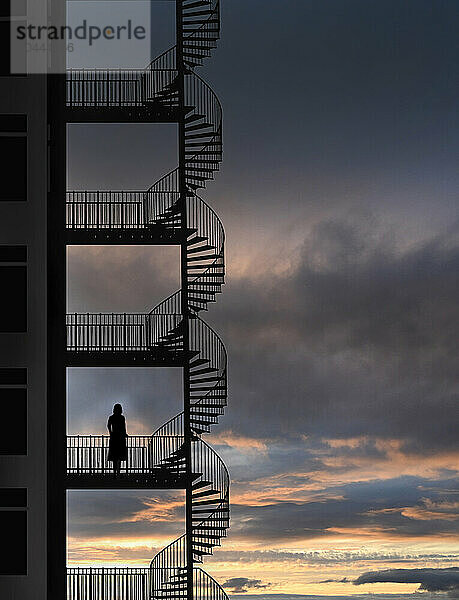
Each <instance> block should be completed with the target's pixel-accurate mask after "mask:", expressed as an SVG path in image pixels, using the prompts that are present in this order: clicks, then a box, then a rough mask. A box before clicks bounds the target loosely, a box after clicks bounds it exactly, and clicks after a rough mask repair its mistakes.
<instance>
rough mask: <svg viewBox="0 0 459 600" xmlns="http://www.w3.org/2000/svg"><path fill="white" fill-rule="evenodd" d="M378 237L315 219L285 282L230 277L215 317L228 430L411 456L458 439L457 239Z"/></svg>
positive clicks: (360, 225) (363, 225)
mask: <svg viewBox="0 0 459 600" xmlns="http://www.w3.org/2000/svg"><path fill="white" fill-rule="evenodd" d="M378 229H379V225H377V223H374V224H371V226H370V224H369V223H368V222H367V221H366V220H365V219H364V220H363V222H362V220H360V221H359V220H357V219H356V220H355V221H354V222H350V221H349V220H344V221H339V220H336V219H334V220H326V221H323V222H321V223H319V224H318V225H316V226H315V227H314V228H313V229H312V231H311V233H310V234H309V235H308V236H307V237H306V239H305V241H304V243H303V245H302V248H301V249H300V251H299V253H298V254H297V255H296V256H295V255H294V256H292V258H291V260H292V266H291V268H290V269H289V270H288V272H286V273H285V274H283V275H275V274H274V273H273V271H272V270H271V271H270V273H269V275H265V274H263V273H261V274H260V275H258V276H256V277H251V278H250V279H248V278H245V277H241V278H239V279H237V280H235V281H231V279H230V282H229V285H228V289H227V290H226V292H227V295H228V301H227V302H226V303H225V305H224V306H218V305H217V307H216V308H215V312H216V313H218V316H217V317H216V318H215V322H216V325H217V327H218V329H219V330H220V329H221V330H223V332H224V338H225V339H226V340H227V342H228V347H229V356H230V358H231V362H230V366H231V375H232V379H231V384H232V387H231V391H232V394H231V399H232V401H234V403H235V410H234V411H229V426H230V427H231V425H232V424H233V423H234V428H235V429H236V428H237V429H238V430H239V431H241V430H242V432H243V433H245V434H247V435H248V434H249V433H250V434H251V435H252V436H253V435H255V436H256V435H257V434H258V435H262V432H263V431H264V432H265V435H268V436H269V435H271V436H274V435H275V434H276V429H277V430H278V433H280V434H285V433H287V432H288V431H290V432H291V433H294V432H295V431H296V432H297V433H299V432H301V433H309V432H312V431H314V432H316V433H319V432H322V433H323V434H325V435H327V434H328V435H337V436H343V437H345V436H351V435H361V434H364V433H365V434H370V435H371V434H373V435H383V436H387V435H390V436H392V437H401V438H404V439H405V440H406V443H407V444H410V445H411V446H412V448H413V449H414V448H415V449H417V450H418V451H420V452H422V451H427V452H428V451H430V449H431V448H432V447H435V446H437V447H439V446H443V447H446V446H449V445H450V444H451V443H453V442H454V441H455V440H456V435H455V429H456V428H455V425H454V423H453V421H452V420H451V418H450V415H451V414H452V410H453V408H454V406H455V403H456V402H457V395H456V394H457V391H456V389H457V387H456V386H457V369H456V368H455V358H454V357H455V356H456V354H457V340H458V339H459V335H458V331H457V323H458V322H459V321H458V319H457V318H456V317H457V302H456V298H457V297H458V294H459V284H458V278H457V272H458V270H459V246H458V245H457V241H456V238H455V235H454V234H455V233H456V231H455V230H452V231H451V232H450V233H449V234H448V235H444V236H436V237H434V238H432V239H429V240H427V241H425V242H422V243H418V244H415V245H414V247H409V248H407V249H401V248H399V247H398V243H396V241H395V240H394V239H393V237H392V235H391V234H390V231H389V233H388V234H386V233H385V232H384V231H382V232H381V231H380V230H379V231H378ZM257 268H259V266H257V265H254V269H255V270H256V269H257ZM439 405H441V406H442V411H438V406H439ZM233 406H234V405H233ZM248 411H250V413H251V414H261V413H262V414H263V415H264V416H263V420H259V421H255V422H254V421H253V420H250V419H248V418H247V415H248Z"/></svg>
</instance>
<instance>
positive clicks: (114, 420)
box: [107, 415, 127, 461]
mask: <svg viewBox="0 0 459 600" xmlns="http://www.w3.org/2000/svg"><path fill="white" fill-rule="evenodd" d="M107 425H108V430H109V431H110V442H109V446H108V460H110V461H115V460H126V459H127V445H126V420H125V418H124V416H123V415H111V416H110V417H109V419H108V424H107Z"/></svg>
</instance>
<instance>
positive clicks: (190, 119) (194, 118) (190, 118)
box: [185, 113, 206, 127]
mask: <svg viewBox="0 0 459 600" xmlns="http://www.w3.org/2000/svg"><path fill="white" fill-rule="evenodd" d="M205 116H206V115H200V114H198V113H193V114H192V115H187V116H186V117H185V123H192V122H193V121H199V120H200V119H204V117H205ZM185 127H186V125H185Z"/></svg>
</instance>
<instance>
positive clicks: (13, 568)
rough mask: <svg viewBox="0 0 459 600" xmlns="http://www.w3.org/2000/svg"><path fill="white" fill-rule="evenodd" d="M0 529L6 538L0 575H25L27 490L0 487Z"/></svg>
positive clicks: (0, 562)
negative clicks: (6, 545) (6, 546)
mask: <svg viewBox="0 0 459 600" xmlns="http://www.w3.org/2000/svg"><path fill="white" fill-rule="evenodd" d="M0 531H1V532H2V538H3V539H4V540H8V551H7V552H3V553H2V560H1V561H0V575H27V490H26V489H25V488H0Z"/></svg>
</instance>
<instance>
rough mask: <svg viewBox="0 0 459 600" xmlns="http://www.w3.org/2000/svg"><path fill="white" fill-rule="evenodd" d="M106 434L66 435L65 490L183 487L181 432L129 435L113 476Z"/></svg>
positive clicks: (183, 471)
mask: <svg viewBox="0 0 459 600" xmlns="http://www.w3.org/2000/svg"><path fill="white" fill-rule="evenodd" d="M109 443H110V437H109V436H108V435H70V436H67V488H68V489H85V488H86V489H113V488H114V487H116V489H125V488H128V489H138V488H142V489H183V488H185V486H186V481H187V479H186V463H185V453H184V447H183V443H184V436H183V435H132V436H128V438H127V439H126V445H127V460H126V461H123V462H122V463H121V472H120V475H119V476H117V477H116V478H115V477H114V475H113V465H112V463H111V462H109V460H108V452H109Z"/></svg>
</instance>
